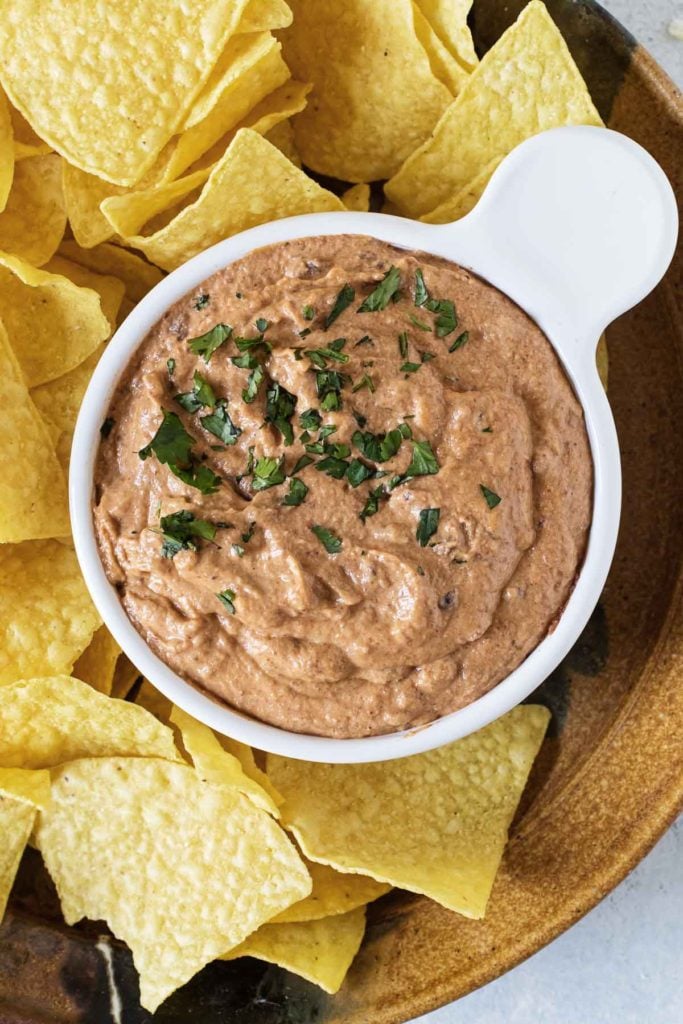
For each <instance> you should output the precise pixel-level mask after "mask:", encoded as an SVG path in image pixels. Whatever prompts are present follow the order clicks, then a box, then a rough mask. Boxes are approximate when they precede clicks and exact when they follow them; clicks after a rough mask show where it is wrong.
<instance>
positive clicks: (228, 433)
mask: <svg viewBox="0 0 683 1024" xmlns="http://www.w3.org/2000/svg"><path fill="white" fill-rule="evenodd" d="M199 422H200V423H201V425H202V426H203V427H204V430H208V432H209V433H210V434H213V435H214V437H218V438H219V439H220V440H221V441H222V442H223V444H227V445H233V444H235V442H236V441H237V438H238V437H239V436H240V434H241V433H242V429H241V427H238V426H236V425H235V424H234V423H233V422H232V420H231V418H230V416H229V414H228V403H227V402H226V401H225V399H221V400H220V401H219V402H218V403H217V405H216V408H215V411H214V412H212V413H211V414H210V415H208V416H201V417H200V419H199ZM212 447H213V446H212Z"/></svg>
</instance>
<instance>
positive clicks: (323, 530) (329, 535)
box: [311, 526, 342, 555]
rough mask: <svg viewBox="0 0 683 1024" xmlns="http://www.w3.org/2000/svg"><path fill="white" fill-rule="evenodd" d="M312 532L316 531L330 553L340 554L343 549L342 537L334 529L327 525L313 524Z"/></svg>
mask: <svg viewBox="0 0 683 1024" xmlns="http://www.w3.org/2000/svg"><path fill="white" fill-rule="evenodd" d="M311 533H314V534H315V535H316V537H317V538H318V540H319V541H320V543H321V544H322V546H323V547H324V548H325V551H327V553H328V555H338V554H339V552H340V551H341V549H342V541H341V537H337V535H336V534H334V533H333V532H332V530H328V529H327V527H326V526H312V527H311Z"/></svg>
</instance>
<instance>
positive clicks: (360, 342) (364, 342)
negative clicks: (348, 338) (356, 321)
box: [353, 334, 375, 348]
mask: <svg viewBox="0 0 683 1024" xmlns="http://www.w3.org/2000/svg"><path fill="white" fill-rule="evenodd" d="M374 344H375V343H374V341H373V340H372V338H371V337H370V335H369V334H364V335H363V337H362V338H359V339H358V341H357V342H356V343H355V345H354V346H353V347H354V348H360V347H361V346H362V345H374Z"/></svg>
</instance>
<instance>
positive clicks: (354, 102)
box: [282, 0, 453, 182]
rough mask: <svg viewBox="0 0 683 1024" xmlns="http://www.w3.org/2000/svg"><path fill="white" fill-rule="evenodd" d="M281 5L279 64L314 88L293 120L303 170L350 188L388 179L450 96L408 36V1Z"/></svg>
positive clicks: (324, 0)
mask: <svg viewBox="0 0 683 1024" xmlns="http://www.w3.org/2000/svg"><path fill="white" fill-rule="evenodd" d="M291 7H292V9H293V12H294V23H293V25H292V27H291V28H290V29H288V30H287V32H283V34H282V45H283V48H284V56H285V60H286V62H287V64H288V65H289V67H290V68H291V69H292V74H293V75H294V76H295V77H296V78H299V79H301V81H304V82H313V86H314V88H313V94H312V99H311V102H310V103H309V104H308V106H307V107H306V109H305V110H304V111H303V113H301V114H300V115H299V116H298V117H297V118H296V120H295V122H294V133H295V136H296V144H297V148H298V150H299V152H300V153H301V156H302V159H303V162H304V164H305V165H306V166H307V167H311V168H312V169H313V170H314V171H318V172H319V173H321V174H329V175H331V176H332V177H335V178H342V179H344V180H345V181H351V182H362V181H375V180H376V179H378V178H388V177H390V176H391V175H392V174H394V173H395V172H396V171H397V170H398V168H399V167H400V166H401V164H402V163H403V161H404V160H405V159H406V157H408V156H409V155H410V154H411V153H412V152H413V150H414V149H415V148H416V147H417V146H419V145H421V143H423V142H424V141H425V139H427V138H428V137H429V134H430V132H431V131H432V128H433V127H434V125H435V124H436V122H437V121H438V119H439V117H440V116H441V115H442V113H443V112H444V110H445V109H446V108H447V106H448V105H449V103H450V102H451V101H452V98H453V97H452V94H451V93H450V92H449V90H448V89H447V88H446V86H445V85H444V84H443V83H442V82H440V81H439V80H438V78H436V77H435V75H434V73H433V71H432V68H431V66H430V62H429V58H428V56H427V53H426V51H425V50H424V48H423V46H422V44H421V43H420V40H419V39H418V37H417V35H416V31H415V23H414V16H413V5H412V2H411V0H373V2H371V3H369V2H368V0H347V2H346V3H344V4H341V5H340V4H339V3H338V0H316V2H315V3H310V0H293V2H292V4H291Z"/></svg>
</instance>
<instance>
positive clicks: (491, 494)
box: [479, 484, 503, 508]
mask: <svg viewBox="0 0 683 1024" xmlns="http://www.w3.org/2000/svg"><path fill="white" fill-rule="evenodd" d="M479 490H480V491H481V493H482V494H483V495H484V500H485V502H486V504H487V505H488V507H489V508H495V507H496V505H500V503H501V501H502V500H503V499H502V498H501V497H499V495H497V494H496V492H495V491H492V490H490V489H489V488H488V487H485V486H484V484H479Z"/></svg>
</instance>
